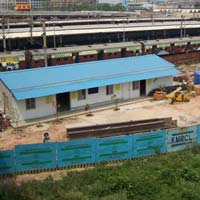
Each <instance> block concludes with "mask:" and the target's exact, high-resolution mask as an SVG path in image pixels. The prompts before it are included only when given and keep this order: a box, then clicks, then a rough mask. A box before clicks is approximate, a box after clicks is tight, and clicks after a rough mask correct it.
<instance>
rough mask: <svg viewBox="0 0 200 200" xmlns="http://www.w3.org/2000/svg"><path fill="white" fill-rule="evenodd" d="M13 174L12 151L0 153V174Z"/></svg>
mask: <svg viewBox="0 0 200 200" xmlns="http://www.w3.org/2000/svg"><path fill="white" fill-rule="evenodd" d="M14 172H15V167H14V155H13V150H7V151H0V174H10V173H14Z"/></svg>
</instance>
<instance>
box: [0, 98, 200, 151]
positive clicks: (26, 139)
mask: <svg viewBox="0 0 200 200" xmlns="http://www.w3.org/2000/svg"><path fill="white" fill-rule="evenodd" d="M162 117H172V118H173V119H176V120H177V121H178V126H181V127H182V126H187V125H190V124H196V123H200V96H197V97H195V98H192V99H191V101H190V102H187V103H176V104H174V105H171V104H170V103H169V102H168V101H167V100H163V101H157V102H156V101H153V100H146V101H142V102H134V101H133V102H132V103H131V104H128V105H121V106H120V110H118V111H114V110H113V109H108V110H103V111H98V112H93V116H90V117H88V116H86V115H80V116H78V117H67V118H65V119H62V120H60V121H58V122H55V121H54V122H46V123H41V127H37V125H32V126H29V127H26V128H21V129H20V131H18V132H17V133H16V132H15V131H14V130H13V129H12V128H9V129H8V130H6V131H4V132H0V150H6V149H11V148H13V147H14V146H15V145H18V144H31V143H42V140H43V134H44V132H48V133H49V135H50V137H51V140H52V141H66V140H67V139H66V128H69V127H78V126H86V125H95V124H104V123H113V122H121V121H129V120H140V119H148V118H162Z"/></svg>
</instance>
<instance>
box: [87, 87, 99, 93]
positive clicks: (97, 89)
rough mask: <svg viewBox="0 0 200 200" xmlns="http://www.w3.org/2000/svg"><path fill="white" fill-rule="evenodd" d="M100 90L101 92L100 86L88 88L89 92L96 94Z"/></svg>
mask: <svg viewBox="0 0 200 200" xmlns="http://www.w3.org/2000/svg"><path fill="white" fill-rule="evenodd" d="M98 92H99V88H98V87H94V88H90V89H88V94H95V93H98Z"/></svg>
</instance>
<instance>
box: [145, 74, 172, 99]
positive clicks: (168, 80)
mask: <svg viewBox="0 0 200 200" xmlns="http://www.w3.org/2000/svg"><path fill="white" fill-rule="evenodd" d="M171 85H173V76H166V77H161V78H154V79H148V80H146V94H147V95H148V94H149V92H150V91H151V90H152V89H155V88H160V87H165V86H171Z"/></svg>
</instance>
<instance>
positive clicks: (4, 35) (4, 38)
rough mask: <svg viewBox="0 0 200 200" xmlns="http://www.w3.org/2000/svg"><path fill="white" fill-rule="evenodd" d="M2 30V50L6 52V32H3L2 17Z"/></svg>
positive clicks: (3, 22) (3, 23) (3, 21)
mask: <svg viewBox="0 0 200 200" xmlns="http://www.w3.org/2000/svg"><path fill="white" fill-rule="evenodd" d="M2 31H3V51H4V52H6V33H5V20H4V19H2Z"/></svg>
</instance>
